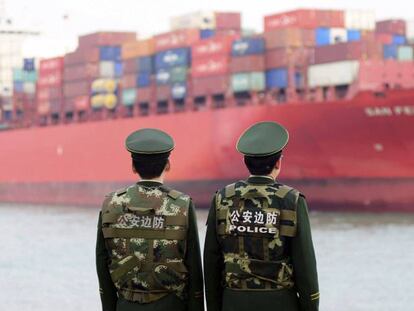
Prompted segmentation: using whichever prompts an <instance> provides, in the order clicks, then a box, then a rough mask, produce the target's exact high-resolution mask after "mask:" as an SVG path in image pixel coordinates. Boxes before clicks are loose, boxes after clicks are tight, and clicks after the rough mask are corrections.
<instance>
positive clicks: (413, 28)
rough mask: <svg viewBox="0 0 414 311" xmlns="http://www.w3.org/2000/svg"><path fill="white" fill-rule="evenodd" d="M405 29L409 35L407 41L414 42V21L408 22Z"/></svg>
mask: <svg viewBox="0 0 414 311" xmlns="http://www.w3.org/2000/svg"><path fill="white" fill-rule="evenodd" d="M405 29H406V33H407V40H408V41H409V42H414V20H412V21H407V23H406V28H405Z"/></svg>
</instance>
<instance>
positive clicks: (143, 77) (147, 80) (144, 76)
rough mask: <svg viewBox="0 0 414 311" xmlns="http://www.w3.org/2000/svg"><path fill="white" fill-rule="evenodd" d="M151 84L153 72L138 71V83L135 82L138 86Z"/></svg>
mask: <svg viewBox="0 0 414 311" xmlns="http://www.w3.org/2000/svg"><path fill="white" fill-rule="evenodd" d="M161 78H162V77H161ZM161 80H162V79H161ZM150 84H151V74H150V73H148V72H140V73H138V75H137V76H136V84H135V86H136V87H138V88H142V87H148V86H149V85H150Z"/></svg>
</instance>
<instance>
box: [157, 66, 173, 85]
mask: <svg viewBox="0 0 414 311" xmlns="http://www.w3.org/2000/svg"><path fill="white" fill-rule="evenodd" d="M170 80H171V74H170V71H169V70H167V69H159V70H157V72H156V73H155V81H156V82H157V85H164V84H169V83H170V82H171V81H170Z"/></svg>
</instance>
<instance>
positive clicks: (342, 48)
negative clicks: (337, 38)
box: [314, 41, 382, 64]
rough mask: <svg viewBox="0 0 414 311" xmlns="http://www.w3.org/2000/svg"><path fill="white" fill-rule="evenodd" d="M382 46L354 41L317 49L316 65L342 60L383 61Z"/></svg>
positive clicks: (375, 43)
mask: <svg viewBox="0 0 414 311" xmlns="http://www.w3.org/2000/svg"><path fill="white" fill-rule="evenodd" d="M381 58H382V46H381V44H379V43H377V42H368V41H354V42H345V43H338V44H334V45H326V46H320V47H316V48H315V58H314V63H315V64H322V63H330V62H337V61H341V60H360V59H363V60H366V59H381Z"/></svg>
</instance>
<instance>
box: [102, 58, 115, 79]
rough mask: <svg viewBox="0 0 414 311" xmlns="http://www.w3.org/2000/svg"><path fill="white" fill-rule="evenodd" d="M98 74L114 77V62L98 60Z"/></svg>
mask: <svg viewBox="0 0 414 311" xmlns="http://www.w3.org/2000/svg"><path fill="white" fill-rule="evenodd" d="M99 76H100V77H101V78H115V62H111V61H101V62H99Z"/></svg>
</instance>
